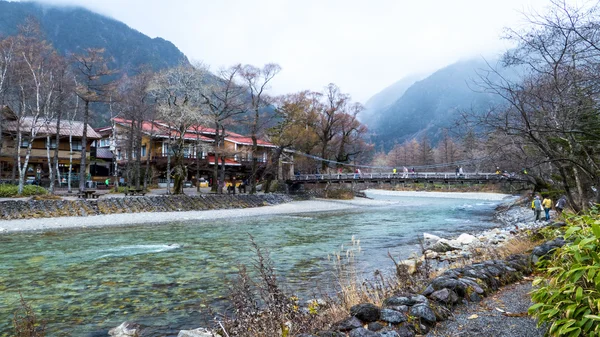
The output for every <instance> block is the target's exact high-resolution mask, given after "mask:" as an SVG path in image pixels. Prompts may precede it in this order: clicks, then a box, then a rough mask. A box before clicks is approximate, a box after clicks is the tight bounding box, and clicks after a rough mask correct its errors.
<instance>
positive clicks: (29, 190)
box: [21, 185, 48, 197]
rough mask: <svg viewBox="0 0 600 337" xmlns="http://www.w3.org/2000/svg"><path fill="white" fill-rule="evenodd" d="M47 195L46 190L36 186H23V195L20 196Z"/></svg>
mask: <svg viewBox="0 0 600 337" xmlns="http://www.w3.org/2000/svg"><path fill="white" fill-rule="evenodd" d="M47 193H48V190H46V189H45V188H43V187H40V186H36V185H25V186H23V194H21V195H22V196H24V197H30V196H32V195H44V194H47Z"/></svg>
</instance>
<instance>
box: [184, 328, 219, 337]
mask: <svg viewBox="0 0 600 337" xmlns="http://www.w3.org/2000/svg"><path fill="white" fill-rule="evenodd" d="M177 337H221V335H219V334H217V333H215V332H212V331H210V330H208V329H205V328H198V329H194V330H181V331H179V333H178V334H177Z"/></svg>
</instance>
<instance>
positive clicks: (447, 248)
mask: <svg viewBox="0 0 600 337" xmlns="http://www.w3.org/2000/svg"><path fill="white" fill-rule="evenodd" d="M428 249H429V250H431V251H434V252H436V253H445V252H451V251H453V250H460V249H461V248H460V247H455V246H453V245H451V243H450V242H449V241H448V240H445V239H441V240H439V241H438V242H436V243H434V244H432V245H431V246H430V247H429V248H428Z"/></svg>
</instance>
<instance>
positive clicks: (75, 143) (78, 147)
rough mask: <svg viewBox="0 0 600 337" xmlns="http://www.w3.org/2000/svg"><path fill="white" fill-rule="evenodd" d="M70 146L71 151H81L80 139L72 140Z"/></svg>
mask: <svg viewBox="0 0 600 337" xmlns="http://www.w3.org/2000/svg"><path fill="white" fill-rule="evenodd" d="M71 146H72V149H73V151H81V149H82V147H81V141H80V140H74V141H72V142H71Z"/></svg>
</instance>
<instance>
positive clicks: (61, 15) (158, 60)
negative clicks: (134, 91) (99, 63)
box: [0, 1, 189, 73]
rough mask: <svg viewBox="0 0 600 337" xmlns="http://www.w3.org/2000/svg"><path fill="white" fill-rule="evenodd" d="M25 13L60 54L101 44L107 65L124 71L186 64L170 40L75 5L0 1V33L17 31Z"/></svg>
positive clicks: (183, 56) (81, 51)
mask: <svg viewBox="0 0 600 337" xmlns="http://www.w3.org/2000/svg"><path fill="white" fill-rule="evenodd" d="M27 17H33V18H35V19H36V20H38V22H39V23H40V26H41V28H42V30H43V33H44V35H45V36H46V38H47V39H48V41H49V42H51V43H52V45H53V46H54V48H56V50H57V51H58V52H59V53H61V54H62V55H69V54H71V53H83V52H84V51H85V49H87V48H105V49H106V58H107V59H109V60H110V63H111V64H110V66H111V67H113V68H115V69H119V70H122V71H124V72H126V73H132V72H134V71H135V70H137V69H138V68H139V67H140V66H142V65H149V66H150V67H151V68H152V69H153V70H160V69H164V68H168V67H172V66H176V65H178V64H180V63H184V64H189V61H188V59H187V57H186V56H185V55H184V54H183V53H182V52H181V51H180V50H179V49H178V48H177V47H176V46H175V45H174V44H173V43H171V42H170V41H168V40H165V39H163V38H160V37H155V38H150V37H149V36H147V35H145V34H143V33H141V32H139V31H138V30H136V29H133V28H131V27H129V26H128V25H126V24H125V23H123V22H121V21H118V20H116V19H113V18H110V17H108V16H105V15H102V14H98V13H95V12H92V11H90V10H88V9H85V8H82V7H77V6H53V5H48V4H40V3H37V2H9V1H0V34H2V35H15V34H17V33H18V25H20V24H23V23H24V21H25V19H26V18H27Z"/></svg>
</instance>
